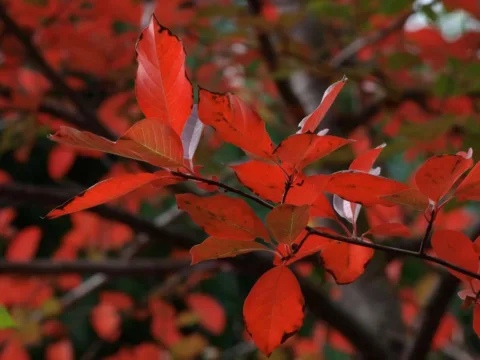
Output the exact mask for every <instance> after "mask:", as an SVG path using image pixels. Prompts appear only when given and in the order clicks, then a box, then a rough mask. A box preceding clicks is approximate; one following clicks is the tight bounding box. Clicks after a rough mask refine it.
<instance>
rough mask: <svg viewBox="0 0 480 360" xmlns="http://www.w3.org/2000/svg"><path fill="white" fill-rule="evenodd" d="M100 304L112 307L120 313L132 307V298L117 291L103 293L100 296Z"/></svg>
mask: <svg viewBox="0 0 480 360" xmlns="http://www.w3.org/2000/svg"><path fill="white" fill-rule="evenodd" d="M100 302H101V303H104V304H110V305H113V306H114V307H115V308H116V309H117V310H120V311H125V310H129V309H131V308H132V307H133V300H132V298H131V297H130V296H128V295H127V294H124V293H122V292H119V291H103V292H102V293H101V294H100Z"/></svg>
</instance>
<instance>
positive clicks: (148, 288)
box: [0, 0, 480, 360]
mask: <svg viewBox="0 0 480 360" xmlns="http://www.w3.org/2000/svg"><path fill="white" fill-rule="evenodd" d="M154 9H156V10H155V14H156V16H157V18H158V19H159V21H160V23H161V24H163V25H164V26H167V27H169V28H170V29H171V31H172V32H174V33H175V34H177V35H178V36H179V37H180V38H181V39H182V40H183V42H184V45H185V48H186V52H187V54H188V60H187V65H188V74H189V77H190V79H191V80H192V82H193V84H194V85H199V86H201V87H204V88H207V89H209V90H213V91H219V92H224V91H232V92H234V93H236V94H237V95H239V96H240V97H241V98H242V99H243V100H245V101H246V102H248V103H250V104H251V105H252V106H253V107H255V108H256V109H257V111H258V112H259V114H260V115H261V116H262V118H263V119H264V120H265V122H266V123H267V128H268V131H269V132H270V134H271V137H272V139H273V140H274V141H275V142H276V143H278V142H279V141H281V140H282V139H284V138H285V137H286V136H288V135H289V134H292V133H294V132H295V131H296V127H297V124H298V122H299V121H300V120H301V119H302V118H303V117H304V116H305V115H306V114H309V113H310V112H311V111H312V110H313V109H315V107H316V106H317V105H318V104H319V102H320V100H321V98H322V95H323V92H324V91H325V89H326V88H327V87H328V85H329V84H331V83H333V82H334V81H337V80H339V79H341V77H342V76H343V75H346V76H347V77H348V78H349V81H348V82H347V85H346V86H345V88H344V89H343V91H342V92H341V94H340V95H339V97H338V98H337V100H336V102H335V104H334V106H333V108H332V109H331V111H330V112H329V113H328V115H327V118H326V119H325V120H324V121H323V122H322V128H329V129H330V133H331V134H334V135H339V136H344V137H350V138H353V139H355V140H356V142H355V143H354V145H353V146H352V147H351V148H349V149H342V150H341V151H338V152H336V153H334V154H332V155H331V156H329V157H327V158H326V159H324V160H322V161H321V162H319V163H316V164H314V165H313V166H311V167H310V168H309V172H311V173H319V172H321V173H330V172H332V171H337V170H341V169H345V168H347V167H348V164H349V162H350V161H351V160H352V159H353V158H354V156H355V155H356V154H359V153H361V152H362V151H365V150H366V149H368V148H371V147H375V146H377V145H380V144H382V143H383V142H386V143H387V144H388V145H387V147H386V149H385V150H384V151H383V152H382V155H381V158H380V165H381V167H382V175H384V176H388V177H391V178H394V179H396V180H400V181H404V182H410V181H411V175H412V174H413V172H414V171H415V169H416V167H417V166H418V165H419V164H421V163H422V161H424V160H425V159H426V158H427V157H429V156H431V155H433V154H439V153H452V152H457V151H461V150H465V151H466V150H467V149H468V148H470V147H471V148H472V149H473V154H474V158H475V157H476V154H478V153H479V152H480V121H479V120H480V118H479V106H480V102H479V100H478V99H479V94H480V62H479V61H478V60H479V45H480V23H479V21H478V18H479V16H480V5H479V3H478V1H476V0H444V1H415V2H412V1H410V0H383V1H382V0H292V1H287V0H269V1H266V0H264V1H261V0H257V1H255V0H248V1H240V0H237V1H234V0H196V1H181V0H169V1H167V0H157V1H141V0H115V1H114V0H10V1H3V2H2V4H1V5H0V12H1V16H0V55H1V56H0V63H1V64H0V255H1V256H2V264H1V268H0V272H1V273H2V274H1V275H0V303H2V304H3V305H4V308H0V323H1V324H2V326H7V325H8V326H7V327H8V329H6V330H1V331H0V343H1V346H0V359H2V360H7V359H44V358H45V359H49V360H53V359H73V358H75V359H103V358H108V359H134V358H138V359H158V358H162V359H169V358H173V359H195V358H202V359H217V358H222V359H247V358H248V359H260V358H262V357H263V355H260V353H258V352H257V351H256V349H255V347H254V346H253V345H252V344H251V342H250V341H249V338H248V335H247V334H246V332H245V330H244V327H243V319H242V306H243V301H244V299H245V297H246V295H247V294H248V292H249V290H250V288H251V286H252V285H253V283H254V281H255V280H256V275H255V274H249V272H248V269H246V270H247V271H246V272H239V271H237V269H234V268H232V267H228V266H227V267H225V266H223V265H215V264H208V266H205V267H204V268H201V267H200V268H198V269H195V271H189V270H186V269H188V267H187V268H185V267H182V268H181V269H180V270H178V271H170V272H165V271H158V272H157V271H146V272H145V273H141V272H136V273H134V272H132V273H128V271H126V272H125V273H123V275H122V276H116V277H112V278H108V281H106V275H105V279H102V276H103V275H101V274H100V275H98V274H97V275H92V274H90V273H84V274H83V273H82V274H62V273H61V272H58V273H49V274H42V273H41V272H39V273H30V274H27V275H28V276H26V274H25V273H24V274H20V275H19V274H12V273H11V271H9V268H8V262H9V261H15V260H22V261H29V262H31V263H32V264H33V263H35V261H38V260H42V259H45V260H50V261H51V262H52V263H53V262H55V261H76V260H80V259H84V260H91V261H93V262H95V263H97V264H102V263H105V262H107V261H108V260H109V259H120V260H122V261H127V260H128V259H129V258H130V257H131V255H132V254H135V259H136V260H138V261H141V260H142V259H144V260H145V259H149V260H157V261H159V262H161V261H163V260H165V259H175V260H178V261H185V264H188V261H189V254H188V249H186V248H185V247H184V246H180V247H179V248H176V247H174V246H173V247H172V241H169V242H167V241H164V240H165V239H164V238H153V239H149V240H148V241H144V243H143V245H142V246H140V245H139V244H142V239H143V238H144V237H145V234H143V233H142V232H143V231H138V229H136V228H134V227H132V226H129V224H128V222H127V223H125V222H122V221H118V220H119V219H120V218H121V216H110V217H109V216H102V214H101V213H93V212H83V213H78V214H74V215H72V216H68V217H64V218H61V219H57V220H49V221H47V220H44V219H43V218H42V216H44V215H45V214H46V212H47V211H48V210H49V209H50V208H52V207H53V206H55V205H58V204H59V203H60V202H61V201H60V199H62V198H65V196H66V195H67V194H70V195H71V194H72V193H75V192H77V191H78V190H80V189H84V188H86V187H89V186H91V185H93V184H94V183H95V182H97V181H99V180H102V179H105V178H107V177H109V176H112V175H114V174H121V173H124V172H132V171H138V170H139V168H138V164H135V163H132V162H130V161H125V160H122V159H118V158H115V157H110V156H106V155H103V154H99V153H96V152H93V151H80V150H78V149H72V148H69V147H65V146H62V145H58V144H55V143H53V142H51V141H49V140H48V139H47V138H46V135H47V134H50V133H52V132H54V131H55V130H56V129H58V128H59V126H61V125H64V124H68V125H71V126H75V127H78V128H82V129H84V130H88V131H92V132H95V133H98V134H100V135H104V136H107V137H110V138H113V137H115V136H118V135H120V134H122V133H123V132H124V131H125V130H126V129H127V128H128V127H129V126H130V125H131V124H132V123H133V122H135V121H137V120H139V119H141V118H142V114H141V113H140V110H139V108H138V106H137V104H136V101H135V93H134V79H135V72H136V62H135V42H136V39H137V37H138V35H139V33H140V31H141V29H142V28H143V27H144V26H145V25H146V24H147V23H148V21H149V19H150V16H151V14H152V12H153V11H154ZM244 158H245V155H244V154H243V152H242V151H240V150H239V149H237V148H236V147H234V146H232V145H230V144H224V143H222V141H221V140H220V139H219V138H218V137H216V136H215V133H214V132H213V131H212V129H205V131H204V134H203V138H202V140H201V143H200V147H199V149H198V151H197V153H196V162H197V164H202V165H204V168H203V169H202V172H203V173H204V174H206V175H209V174H212V175H216V176H218V177H219V178H220V179H222V180H223V181H225V182H227V183H231V184H235V185H238V182H237V180H236V179H235V177H234V175H233V172H232V171H231V169H229V168H228V167H227V166H226V165H229V164H232V163H238V162H241V161H243V160H244ZM176 191H182V189H177V188H175V187H172V188H168V189H158V188H155V187H153V186H150V187H146V188H142V189H140V190H138V191H135V192H134V193H132V194H129V195H128V196H126V197H124V198H121V199H119V200H117V201H115V202H114V203H112V204H110V205H109V206H112V207H114V208H115V209H117V210H119V211H121V213H122V214H123V213H131V214H135V216H136V217H138V218H142V219H146V220H148V221H150V222H151V223H157V224H160V226H162V228H164V229H166V230H167V231H168V232H165V234H169V236H172V237H173V238H175V237H178V238H181V237H187V238H189V239H193V241H194V242H200V241H202V240H203V239H204V238H205V234H204V233H203V232H202V231H201V230H200V229H199V228H198V227H197V226H196V225H194V224H193V223H192V222H191V220H190V219H189V218H188V217H186V216H185V215H182V214H179V213H178V212H177V210H176V205H175V202H174V198H173V196H172V193H174V192H176ZM52 194H57V196H58V197H55V196H51V195H52ZM250 205H252V207H253V208H254V209H255V210H256V211H257V213H258V214H259V215H260V216H261V218H264V216H265V215H266V212H265V210H264V209H261V208H259V207H258V206H257V205H256V204H254V203H251V204H250ZM478 214H479V209H478V206H474V205H472V204H465V203H456V204H453V205H452V206H450V205H449V207H448V208H446V209H444V211H443V213H442V214H440V216H441V217H442V218H441V220H439V222H440V223H441V225H442V226H443V227H447V228H453V229H458V230H461V231H464V232H467V233H470V234H472V235H473V233H474V231H475V230H474V229H477V228H478V226H479V223H478ZM117 215H118V214H117ZM361 219H362V222H361V226H362V227H363V228H365V229H367V228H368V226H373V224H375V223H376V222H377V223H378V222H379V221H381V219H388V220H390V221H393V220H394V219H396V220H398V221H401V222H403V223H405V224H407V225H408V226H409V228H410V229H411V231H412V233H413V234H414V238H418V237H419V236H421V234H422V232H423V229H424V228H425V220H424V218H423V216H422V214H418V213H415V212H412V211H409V210H408V209H404V208H400V207H393V208H388V209H387V208H372V209H369V210H367V211H366V212H365V213H363V214H362V215H361ZM115 220H117V221H115ZM318 221H319V222H321V223H322V224H324V223H323V222H322V221H323V220H318ZM397 240H398V242H399V243H402V244H406V246H409V247H411V246H414V245H415V240H414V239H394V240H392V241H397ZM385 241H387V240H385ZM388 241H390V240H388ZM173 242H174V241H173ZM132 263H134V261H133V260H132ZM47 265H48V264H47ZM132 266H133V265H132ZM125 267H126V268H127V269H128V265H125ZM371 267H372V268H374V270H373V271H370V273H368V272H367V273H366V274H365V275H364V276H363V278H364V279H365V280H364V281H365V282H369V284H373V285H372V286H370V285H368V286H365V282H363V283H362V281H359V285H358V286H355V285H354V284H352V285H348V286H336V285H335V284H334V282H333V281H332V279H331V278H330V277H329V276H328V275H327V274H325V273H324V271H323V270H322V268H321V266H319V265H318V261H317V260H316V259H309V260H307V261H305V262H304V263H302V264H300V266H299V268H298V271H300V272H301V275H302V276H306V277H309V278H311V279H312V281H314V282H315V283H316V284H318V286H319V287H321V288H322V289H323V291H324V292H325V293H328V294H329V295H330V297H331V299H333V301H335V302H338V303H339V304H341V305H342V306H344V307H345V308H346V309H347V312H350V313H353V315H352V316H357V317H358V318H359V319H361V320H363V321H365V319H367V320H366V322H367V323H369V322H370V324H369V325H368V326H369V327H372V328H374V331H377V332H376V333H377V334H378V336H379V337H380V336H385V337H388V338H389V339H390V340H391V339H394V340H395V339H396V340H398V339H409V336H413V330H412V328H413V329H414V328H415V327H414V326H415V324H416V321H415V319H416V318H417V317H416V316H417V315H418V313H419V310H420V309H421V307H422V306H423V305H424V304H425V303H426V301H427V299H428V297H429V295H430V293H431V291H432V289H433V288H434V287H435V285H436V284H437V282H438V280H439V274H438V271H436V268H433V269H432V267H431V266H430V265H428V264H426V263H423V262H421V261H419V260H417V259H403V258H402V259H398V258H397V259H395V258H390V257H388V256H386V255H385V254H377V256H376V257H375V259H374V262H373V264H372V265H371ZM132 271H133V270H132ZM92 279H93V280H92ZM379 279H380V280H381V281H380V280H379ZM377 280H378V281H377ZM96 282H98V284H97V285H95V284H96ZM85 284H87V285H85ZM362 284H363V286H364V288H363V289H362ZM375 284H378V286H376V285H375ZM100 285H101V286H100ZM89 286H92V289H89ZM97 286H98V288H97ZM373 298H374V299H376V300H372V299H373ZM5 309H8V314H7V312H6V311H5ZM355 313H356V315H355ZM9 314H10V315H9ZM375 314H377V315H378V316H379V317H382V318H383V320H382V321H381V322H378V319H377V317H378V316H376V315H375ZM388 314H390V315H388ZM392 314H393V315H392ZM389 316H391V317H389ZM397 318H398V321H397ZM368 319H371V320H368ZM12 321H13V323H14V326H13V328H10V325H12V323H11V322H12ZM471 321H472V315H471V311H470V310H463V309H461V301H460V300H459V299H457V298H456V296H453V297H452V301H451V306H450V310H449V312H447V313H446V314H445V316H444V317H443V318H442V323H441V325H440V327H439V330H438V331H437V334H436V337H435V340H434V346H433V349H434V350H435V352H434V353H433V355H432V357H431V358H432V359H447V358H454V359H474V358H477V357H478V354H480V341H479V340H478V338H477V336H476V335H475V334H474V332H473V330H472V328H471ZM397 323H398V324H400V325H398V324H397ZM392 341H393V340H392ZM355 354H356V352H355V350H354V348H353V347H352V346H351V345H350V343H349V341H348V339H345V338H343V337H342V336H341V334H340V333H339V332H337V331H336V330H335V329H334V328H332V327H331V325H330V324H328V323H326V322H323V321H322V319H319V318H316V317H314V316H313V315H312V314H311V313H309V312H307V318H306V321H305V325H304V327H303V328H302V330H301V331H300V333H299V334H298V335H297V336H295V337H293V338H292V339H291V340H289V341H288V342H287V343H286V344H285V346H284V347H282V348H281V349H279V350H277V351H276V352H275V353H274V354H273V355H272V358H274V359H293V358H296V359H348V358H352V357H354V356H356V355H355Z"/></svg>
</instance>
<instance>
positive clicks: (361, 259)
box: [320, 239, 374, 284]
mask: <svg viewBox="0 0 480 360" xmlns="http://www.w3.org/2000/svg"><path fill="white" fill-rule="evenodd" d="M364 241H365V242H369V241H368V240H366V239H364ZM373 254H374V251H373V249H371V248H368V247H365V246H359V245H353V244H348V243H345V242H339V241H332V242H331V243H330V245H328V246H327V247H326V248H325V249H323V250H322V252H320V257H321V259H322V262H323V266H324V267H325V269H326V270H327V271H328V272H329V273H330V274H332V276H333V277H334V278H335V281H336V283H337V284H349V283H351V282H353V281H354V280H356V279H357V278H358V277H359V276H360V275H362V274H363V272H364V271H365V267H366V266H367V264H368V262H369V261H370V260H371V259H372V257H373Z"/></svg>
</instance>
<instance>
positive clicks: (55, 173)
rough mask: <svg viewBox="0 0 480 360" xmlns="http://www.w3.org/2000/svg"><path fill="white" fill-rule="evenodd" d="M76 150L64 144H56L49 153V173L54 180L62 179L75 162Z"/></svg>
mask: <svg viewBox="0 0 480 360" xmlns="http://www.w3.org/2000/svg"><path fill="white" fill-rule="evenodd" d="M75 158H76V153H75V150H74V149H72V148H70V147H68V146H63V145H58V146H55V147H54V148H53V149H52V151H51V152H50V154H49V155H48V175H50V177H51V178H52V179H54V180H58V179H61V178H62V177H64V176H65V174H66V173H68V171H69V170H70V169H71V167H72V165H73V163H74V162H75Z"/></svg>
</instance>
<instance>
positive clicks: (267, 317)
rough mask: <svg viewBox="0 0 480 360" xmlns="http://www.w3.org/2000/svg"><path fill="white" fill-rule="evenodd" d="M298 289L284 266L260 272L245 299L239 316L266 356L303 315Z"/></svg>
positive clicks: (296, 327) (303, 302) (300, 320)
mask: <svg viewBox="0 0 480 360" xmlns="http://www.w3.org/2000/svg"><path fill="white" fill-rule="evenodd" d="M304 305H305V301H304V299H303V295H302V291H301V290H300V285H299V284H298V281H297V279H296V278H295V275H293V273H292V272H291V271H290V269H288V268H287V267H285V266H278V267H275V268H273V269H271V270H269V271H267V272H266V273H265V274H263V275H262V276H261V277H260V279H258V281H257V282H256V283H255V285H254V286H253V288H252V290H251V291H250V293H249V294H248V296H247V298H246V299H245V303H244V305H243V317H244V319H245V325H246V328H247V331H248V333H249V334H250V336H251V337H252V339H253V341H254V342H255V344H256V345H257V347H258V348H259V349H260V350H261V351H262V352H263V353H264V354H265V355H267V356H270V354H271V353H272V351H273V350H275V349H276V348H277V347H278V346H279V345H280V344H282V343H283V342H284V341H285V340H287V339H288V338H289V337H290V336H292V335H294V334H295V333H296V332H297V331H298V330H299V329H300V327H301V326H302V324H303V318H304Z"/></svg>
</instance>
